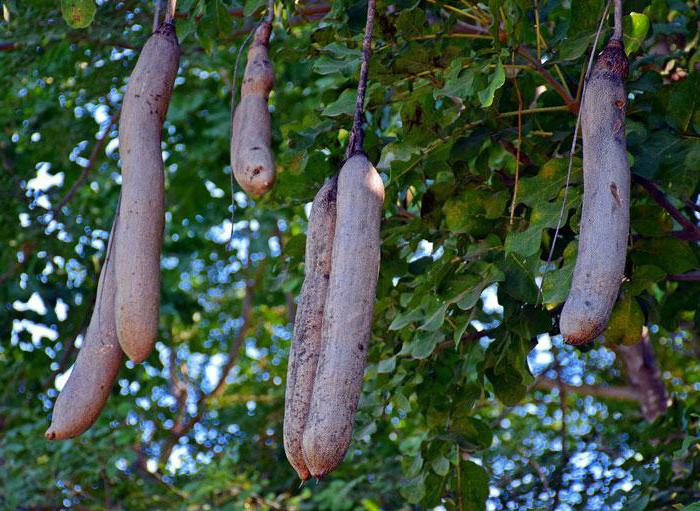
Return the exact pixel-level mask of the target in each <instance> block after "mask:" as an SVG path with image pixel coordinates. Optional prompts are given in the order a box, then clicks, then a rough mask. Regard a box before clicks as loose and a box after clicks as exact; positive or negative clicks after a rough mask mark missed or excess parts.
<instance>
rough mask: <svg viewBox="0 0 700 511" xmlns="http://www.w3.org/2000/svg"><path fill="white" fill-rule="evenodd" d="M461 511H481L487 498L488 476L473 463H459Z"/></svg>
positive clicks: (479, 466) (480, 467) (482, 468)
mask: <svg viewBox="0 0 700 511" xmlns="http://www.w3.org/2000/svg"><path fill="white" fill-rule="evenodd" d="M460 470H461V474H460V475H461V478H460V479H461V481H460V482H461V486H462V511H483V510H484V509H485V508H486V499H487V497H488V496H489V474H488V472H486V470H485V469H484V467H482V466H481V465H477V464H476V463H474V462H473V461H462V462H461V463H460Z"/></svg>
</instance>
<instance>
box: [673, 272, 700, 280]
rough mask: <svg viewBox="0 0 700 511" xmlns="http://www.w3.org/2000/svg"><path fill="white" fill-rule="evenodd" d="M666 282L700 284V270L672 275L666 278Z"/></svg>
mask: <svg viewBox="0 0 700 511" xmlns="http://www.w3.org/2000/svg"><path fill="white" fill-rule="evenodd" d="M666 280H671V281H674V282H700V270H693V271H689V272H687V273H675V274H670V275H667V276H666Z"/></svg>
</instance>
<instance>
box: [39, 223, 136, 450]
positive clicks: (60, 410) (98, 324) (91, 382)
mask: <svg viewBox="0 0 700 511" xmlns="http://www.w3.org/2000/svg"><path fill="white" fill-rule="evenodd" d="M118 215H119V212H118V211H117V220H115V224H116V225H118ZM114 232H115V228H114V226H113V227H112V232H111V233H110V237H109V244H108V246H107V252H106V254H107V255H106V257H105V264H104V266H103V268H102V271H101V272H100V278H99V280H98V283H97V296H96V299H95V308H94V309H93V312H92V316H91V317H90V323H89V324H88V327H87V331H86V333H85V338H84V339H83V345H82V347H81V348H80V351H79V352H78V356H77V357H76V359H75V364H74V365H73V370H72V371H71V373H70V376H69V377H68V380H67V381H66V383H65V385H64V386H63V389H62V390H61V393H60V394H59V395H58V399H56V403H55V404H54V407H53V414H52V417H51V425H50V426H49V429H48V430H47V431H46V433H45V436H46V438H48V439H49V440H63V439H66V438H73V437H74V436H78V435H80V434H81V433H83V432H84V431H86V430H87V429H88V428H89V427H90V426H92V425H93V423H94V422H95V421H96V420H97V418H98V417H99V415H100V412H101V411H102V408H103V407H104V405H105V403H106V402H107V398H108V397H109V394H110V392H111V391H112V386H113V385H114V380H116V378H117V374H118V373H119V366H120V365H121V361H122V350H121V348H120V347H119V341H118V340H117V328H116V324H115V319H114V296H115V292H116V278H115V272H114V247H113V245H114V244H115V239H114Z"/></svg>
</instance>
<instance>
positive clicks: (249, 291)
mask: <svg viewBox="0 0 700 511" xmlns="http://www.w3.org/2000/svg"><path fill="white" fill-rule="evenodd" d="M264 267H265V266H264V265H261V266H260V268H259V269H258V271H257V274H256V277H255V280H254V281H252V282H249V283H247V284H246V290H245V296H244V298H243V309H242V312H241V317H242V319H243V324H242V325H241V328H240V329H239V330H238V334H236V336H235V337H234V339H233V342H232V343H231V346H230V348H229V350H228V360H227V361H226V364H225V365H224V366H223V367H222V368H221V373H220V375H219V380H218V381H217V383H216V385H215V386H214V388H213V389H212V390H211V391H210V392H207V393H203V394H202V395H201V396H200V397H199V399H198V400H197V403H196V406H195V408H196V410H197V413H196V415H195V416H194V417H192V418H191V419H190V420H189V421H188V422H186V423H180V424H179V427H177V429H176V427H175V426H173V428H172V429H171V430H170V436H169V437H168V438H167V439H166V440H165V443H164V444H163V446H162V448H161V452H160V462H161V464H162V465H164V464H165V463H167V461H168V458H170V454H171V453H172V450H173V448H174V447H175V444H176V443H177V441H178V439H180V438H181V437H182V436H184V435H185V434H187V433H188V432H189V431H190V430H191V429H192V428H193V427H194V425H195V424H197V423H198V422H199V421H200V420H202V417H203V416H204V413H205V411H206V408H207V404H208V402H209V401H211V400H212V399H213V398H215V397H216V396H218V395H219V394H220V393H221V392H222V391H223V389H224V388H225V386H226V378H227V377H228V374H229V373H230V372H231V369H233V366H234V365H235V364H236V360H238V356H239V355H240V351H241V346H242V345H243V342H244V341H245V339H246V336H247V335H248V330H249V328H250V326H251V314H252V310H253V294H254V292H255V289H256V288H257V287H258V285H259V284H260V281H261V278H262V274H263V269H264Z"/></svg>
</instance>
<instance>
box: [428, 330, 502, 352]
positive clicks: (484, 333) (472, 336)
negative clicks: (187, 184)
mask: <svg viewBox="0 0 700 511" xmlns="http://www.w3.org/2000/svg"><path fill="white" fill-rule="evenodd" d="M495 330H496V328H493V329H490V330H481V331H479V332H471V333H468V334H464V335H463V336H462V338H461V339H460V341H459V342H460V344H466V343H468V342H473V341H478V340H479V339H481V338H482V337H490V336H491V335H493V333H494V331H495ZM454 347H455V342H454V341H442V342H441V343H440V344H438V345H437V346H435V350H433V354H438V353H440V352H442V351H444V350H446V349H449V348H454Z"/></svg>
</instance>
